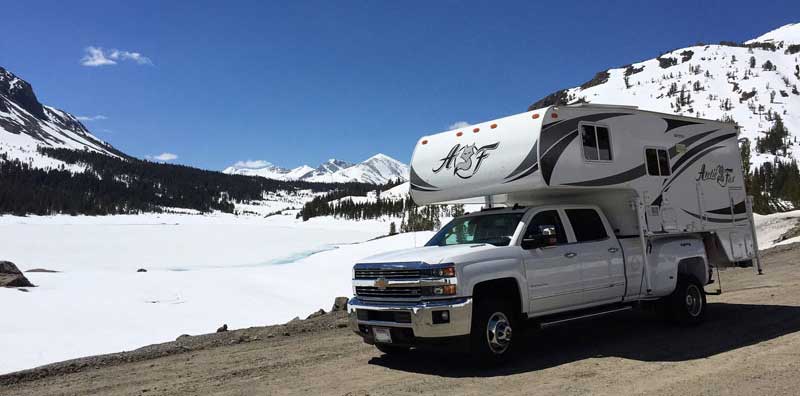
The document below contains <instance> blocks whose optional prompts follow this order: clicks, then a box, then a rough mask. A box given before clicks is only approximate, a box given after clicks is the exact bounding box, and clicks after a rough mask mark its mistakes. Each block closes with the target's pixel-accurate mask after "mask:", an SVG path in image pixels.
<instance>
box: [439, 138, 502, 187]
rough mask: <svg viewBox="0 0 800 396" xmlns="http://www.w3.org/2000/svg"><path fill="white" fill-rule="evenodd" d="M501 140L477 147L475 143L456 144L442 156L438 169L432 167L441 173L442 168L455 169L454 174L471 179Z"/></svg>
mask: <svg viewBox="0 0 800 396" xmlns="http://www.w3.org/2000/svg"><path fill="white" fill-rule="evenodd" d="M499 145H500V142H496V143H492V144H487V145H485V146H481V147H477V146H475V143H472V144H470V145H467V146H462V145H461V144H456V145H455V146H453V148H451V149H450V152H449V153H448V154H447V155H446V156H445V157H444V158H442V159H441V160H440V161H441V164H439V167H438V168H436V169H432V170H433V173H439V172H440V171H441V170H442V169H447V170H450V169H452V170H453V174H454V175H456V176H458V177H460V178H462V179H469V178H470V177H472V176H475V174H476V173H478V169H480V168H481V164H483V160H485V159H486V158H487V157H488V156H489V151H491V150H494V149H496V148H497V146H499Z"/></svg>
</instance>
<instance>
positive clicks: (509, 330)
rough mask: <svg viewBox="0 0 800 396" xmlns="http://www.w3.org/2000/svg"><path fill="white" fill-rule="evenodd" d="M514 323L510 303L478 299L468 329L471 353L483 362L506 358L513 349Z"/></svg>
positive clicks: (515, 322) (493, 361) (494, 361)
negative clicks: (470, 325)
mask: <svg viewBox="0 0 800 396" xmlns="http://www.w3.org/2000/svg"><path fill="white" fill-rule="evenodd" d="M516 325H517V321H516V317H515V316H514V313H513V312H512V310H511V308H510V304H508V303H505V302H504V301H498V300H486V301H478V302H477V303H476V305H475V308H474V311H473V314H472V329H471V331H470V347H471V348H470V350H471V352H472V354H473V355H474V356H475V357H477V358H479V359H481V361H482V362H483V363H497V362H501V361H504V360H506V359H507V358H508V357H509V356H510V355H511V353H512V351H513V346H514V341H513V340H514V338H513V336H514V329H515V328H516V327H517V326H516Z"/></svg>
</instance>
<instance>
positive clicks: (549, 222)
mask: <svg viewBox="0 0 800 396" xmlns="http://www.w3.org/2000/svg"><path fill="white" fill-rule="evenodd" d="M545 226H548V227H549V226H553V227H555V229H556V235H555V237H556V243H559V244H560V243H567V233H566V232H564V225H563V224H562V223H561V218H560V217H559V216H558V212H557V211H555V210H546V211H544V212H539V213H537V214H536V215H535V216H533V219H531V222H530V224H528V229H527V230H525V236H523V238H522V239H533V238H536V237H537V236H538V235H541V234H542V229H543V228H544V227H545Z"/></svg>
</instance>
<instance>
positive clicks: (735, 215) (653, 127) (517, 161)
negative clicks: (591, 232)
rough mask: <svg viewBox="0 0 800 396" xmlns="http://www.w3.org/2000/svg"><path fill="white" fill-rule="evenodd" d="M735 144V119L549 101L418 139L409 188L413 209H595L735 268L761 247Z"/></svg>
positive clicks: (623, 230)
mask: <svg viewBox="0 0 800 396" xmlns="http://www.w3.org/2000/svg"><path fill="white" fill-rule="evenodd" d="M737 143H738V127H737V126H736V125H735V124H734V123H728V122H721V121H714V120H705V119H700V118H689V117H680V116H675V115H671V114H662V113H656V112H651V111H645V110H639V109H637V108H636V107H634V106H609V105H596V104H581V105H572V106H550V107H546V108H542V109H537V110H533V111H529V112H526V113H522V114H516V115H513V116H509V117H505V118H500V119H497V120H492V121H488V122H483V123H479V124H475V125H470V126H468V127H464V128H460V129H455V130H451V131H446V132H442V133H437V134H434V135H428V136H423V137H422V138H420V139H419V141H418V142H417V145H416V147H415V149H414V154H413V157H412V160H411V174H410V179H411V180H410V182H411V183H410V184H411V186H410V191H411V197H412V198H413V199H414V201H415V202H416V203H418V204H435V203H455V202H462V203H469V202H473V203H488V204H489V205H504V206H514V205H522V206H534V205H543V204H549V203H553V202H569V203H586V204H589V203H591V204H595V205H598V206H600V207H601V208H602V209H603V211H604V212H605V213H606V215H607V216H608V219H609V221H610V222H611V223H612V226H613V229H614V232H615V234H616V235H617V236H620V237H625V236H640V235H641V236H645V237H657V236H662V235H675V234H687V233H700V234H702V235H703V236H704V237H705V239H706V240H707V241H706V243H709V244H711V245H712V246H711V247H712V250H718V252H717V253H719V254H718V255H717V257H713V259H715V260H716V261H718V263H717V264H722V263H723V262H729V263H732V262H741V261H747V260H753V259H755V258H756V253H757V246H756V242H755V238H754V237H753V236H754V231H753V227H752V211H751V210H750V206H749V205H748V200H747V197H746V193H745V188H744V175H743V174H742V162H741V156H740V152H739V147H738V144H737ZM639 216H642V221H641V222H640V219H639Z"/></svg>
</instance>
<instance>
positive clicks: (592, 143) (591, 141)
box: [581, 125, 598, 161]
mask: <svg viewBox="0 0 800 396" xmlns="http://www.w3.org/2000/svg"><path fill="white" fill-rule="evenodd" d="M581 129H582V131H581V137H582V139H583V158H585V159H587V160H591V161H596V160H597V159H598V158H597V137H596V136H595V135H594V126H591V125H583V126H582V127H581Z"/></svg>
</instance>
